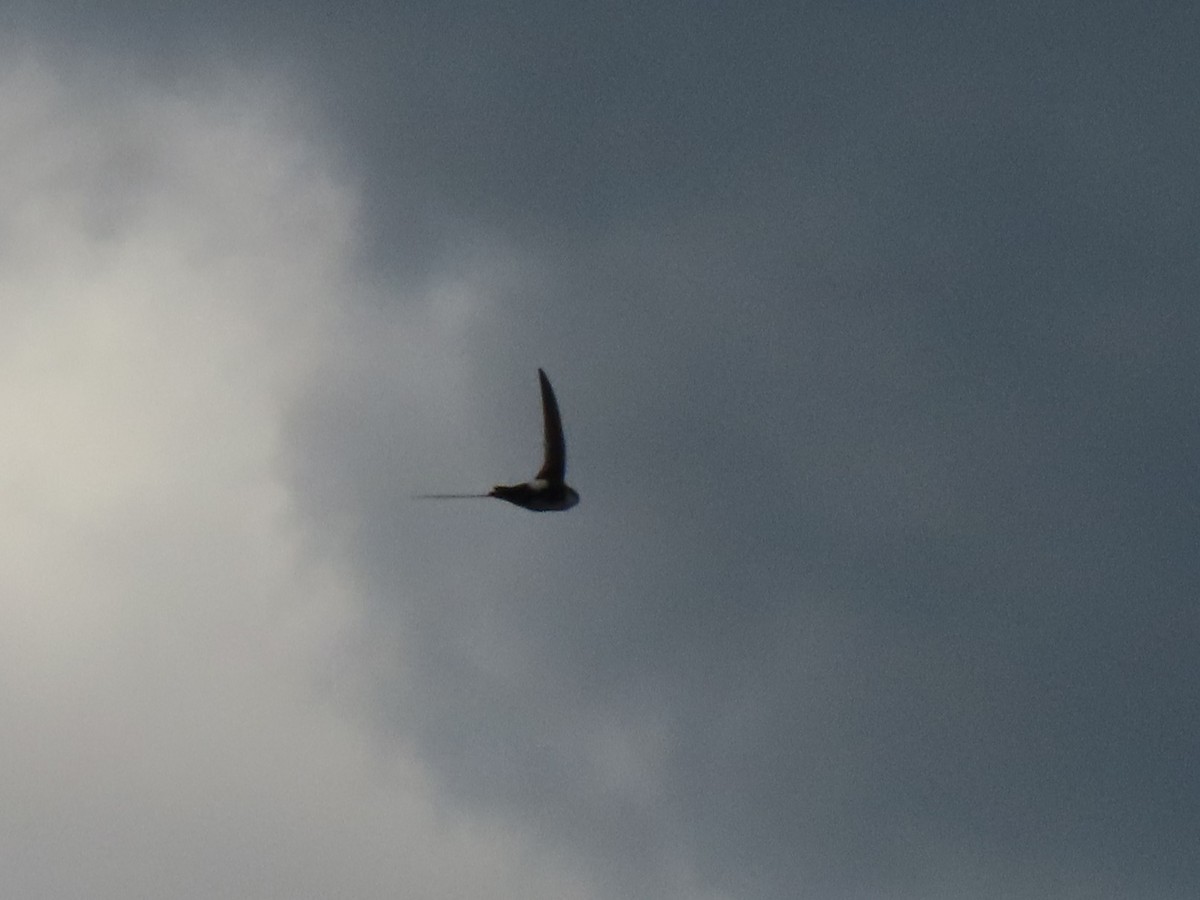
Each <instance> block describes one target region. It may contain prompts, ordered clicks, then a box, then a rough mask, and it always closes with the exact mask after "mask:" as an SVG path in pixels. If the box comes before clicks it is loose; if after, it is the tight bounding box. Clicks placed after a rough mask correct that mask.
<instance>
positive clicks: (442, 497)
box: [412, 494, 491, 500]
mask: <svg viewBox="0 0 1200 900" xmlns="http://www.w3.org/2000/svg"><path fill="white" fill-rule="evenodd" d="M489 496H491V495H490V494H413V495H412V497H413V499H414V500H477V499H479V498H481V497H483V498H486V497H489Z"/></svg>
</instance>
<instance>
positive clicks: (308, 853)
mask: <svg viewBox="0 0 1200 900" xmlns="http://www.w3.org/2000/svg"><path fill="white" fill-rule="evenodd" d="M84 68H85V67H84V66H81V65H74V66H71V67H66V68H64V67H61V66H59V67H54V66H50V65H47V64H45V63H42V62H39V61H36V60H32V61H31V60H30V59H28V58H27V59H26V60H25V61H23V62H20V63H17V64H11V63H10V64H9V65H8V67H7V68H5V69H3V70H0V136H2V137H0V298H2V300H0V748H2V749H0V887H3V888H4V890H3V893H4V894H5V895H6V896H24V897H82V896H87V897H129V896H135V897H136V896H161V897H167V896H170V897H179V898H187V897H214V896H230V897H241V898H252V897H289V898H291V897H303V896H312V897H330V896H352V897H372V896H388V897H475V896H488V897H514V898H515V897H521V898H530V897H539V896H546V897H550V896H553V897H585V896H593V894H592V893H591V891H590V889H589V888H588V887H587V886H586V882H585V880H584V879H583V878H582V877H581V876H580V875H579V874H578V873H577V872H575V871H573V870H572V868H571V866H570V864H569V861H564V860H561V859H560V860H557V861H555V860H547V858H546V856H545V854H544V853H543V852H542V851H541V848H539V847H538V846H537V845H536V843H535V842H533V841H532V840H531V839H530V838H529V837H528V836H526V835H523V834H522V833H520V832H519V831H518V830H516V829H514V828H513V827H511V825H509V824H508V823H504V822H501V821H498V820H495V819H488V818H485V817H481V816H471V817H467V816H466V815H465V814H463V813H461V812H451V811H449V810H448V808H447V807H446V806H444V805H443V804H441V803H439V797H438V793H437V789H436V786H435V785H434V783H433V782H432V780H431V779H430V777H429V776H428V773H427V772H426V770H425V769H424V768H423V766H422V765H421V763H420V761H419V760H417V759H416V758H415V757H414V756H413V755H412V754H411V753H408V752H406V750H405V748H404V747H402V746H401V747H397V746H392V745H386V746H385V745H382V744H380V743H379V742H378V741H377V739H376V738H375V737H373V736H372V733H371V732H370V731H369V729H367V728H365V727H361V725H360V723H357V722H356V721H355V718H354V714H353V713H352V712H346V711H344V710H342V709H340V708H338V707H337V706H336V704H335V698H336V697H337V696H338V694H339V691H347V690H349V691H352V687H348V686H349V685H353V683H354V679H355V675H354V672H353V671H350V670H352V669H353V666H354V663H353V662H352V661H349V662H348V661H347V658H346V656H345V654H344V648H345V646H346V644H347V642H348V640H349V638H350V636H352V635H353V634H354V633H355V629H356V626H357V623H356V619H355V615H356V609H357V604H356V600H355V597H354V593H353V586H352V582H351V581H350V580H349V579H347V578H346V577H345V575H344V574H343V573H341V572H339V571H337V569H336V568H335V567H334V566H332V565H330V564H328V563H325V562H319V561H313V560H311V559H308V558H306V557H305V554H304V553H303V546H302V540H301V537H300V535H299V534H298V531H297V528H296V525H295V521H294V518H293V515H292V507H291V498H290V496H289V491H288V486H287V483H286V481H285V480H284V479H283V478H282V477H281V475H280V468H281V467H280V458H281V454H283V453H284V452H285V448H283V447H282V446H281V441H282V439H283V437H282V436H283V435H284V433H285V432H284V430H283V423H284V419H285V416H286V412H287V408H288V403H289V400H290V398H291V396H292V393H293V392H294V391H296V390H297V389H298V388H299V386H300V385H301V384H303V383H304V379H305V377H306V376H307V374H308V372H309V366H310V364H311V363H310V360H311V359H312V358H314V355H315V354H318V353H319V351H320V350H321V347H322V342H323V340H324V339H325V338H324V335H325V333H326V331H325V330H326V329H328V328H330V327H331V323H333V322H335V321H336V319H337V316H338V315H339V308H338V304H339V303H340V302H342V298H346V297H349V296H352V295H353V294H354V292H355V290H356V277H355V272H354V263H355V260H354V227H355V203H354V197H353V195H352V192H351V191H349V190H347V189H346V188H345V187H344V186H343V185H342V184H340V183H339V182H338V181H337V179H336V178H335V177H334V176H333V175H331V174H330V173H331V171H332V168H331V166H330V164H329V162H328V160H327V159H326V158H325V157H324V156H323V155H322V153H321V152H320V147H319V144H318V143H317V142H316V140H315V137H314V136H313V135H311V134H306V133H304V132H303V131H302V130H301V129H299V128H298V127H296V126H295V125H292V124H289V123H288V122H287V121H286V117H284V116H281V115H280V114H279V109H280V107H281V106H285V105H286V104H287V102H289V98H288V97H287V95H286V92H285V91H280V90H278V87H277V86H272V85H271V84H270V83H264V82H257V83H256V82H255V81H254V80H253V79H249V78H246V77H244V76H243V77H242V78H240V79H239V78H229V77H225V78H224V79H223V80H221V81H220V82H214V83H213V85H211V86H209V87H207V88H205V87H197V88H195V89H190V90H188V91H180V90H178V89H176V90H167V89H165V88H162V87H159V86H148V85H145V84H138V83H136V82H135V81H134V80H133V79H131V78H129V77H127V76H122V75H119V74H116V73H115V72H114V71H113V70H106V69H105V68H104V66H102V65H92V66H90V68H89V70H88V72H87V73H86V74H87V77H86V78H85V77H84V74H83V72H84ZM429 327H431V328H433V329H435V330H436V329H439V328H444V327H446V323H445V322H443V321H442V320H441V317H440V314H438V313H436V306H435V315H434V321H432V323H431V324H430V326H429ZM416 343H419V342H415V341H414V344H416ZM339 686H340V687H339ZM351 708H353V707H352V705H351Z"/></svg>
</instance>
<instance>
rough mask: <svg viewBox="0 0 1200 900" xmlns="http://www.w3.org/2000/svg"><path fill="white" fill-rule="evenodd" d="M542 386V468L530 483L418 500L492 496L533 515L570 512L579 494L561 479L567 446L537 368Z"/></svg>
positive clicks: (547, 382)
mask: <svg viewBox="0 0 1200 900" xmlns="http://www.w3.org/2000/svg"><path fill="white" fill-rule="evenodd" d="M538 381H539V382H540V384H541V387H542V439H543V442H544V447H545V454H544V457H543V460H542V467H541V469H539V470H538V473H537V475H535V476H534V477H533V479H532V480H530V481H523V482H521V483H520V484H498V485H496V486H495V487H494V488H492V489H491V490H490V491H489V492H488V493H486V494H418V495H417V499H419V500H459V499H472V498H485V497H495V498H496V499H498V500H505V501H507V502H509V503H512V504H514V505H516V506H520V507H521V508H523V509H531V510H533V511H534V512H552V511H557V510H564V509H570V508H571V507H572V506H574V505H575V504H576V503H578V502H579V494H578V493H576V491H575V489H574V488H573V487H570V486H569V485H568V484H567V483H566V481H565V480H564V478H565V477H566V470H567V446H566V441H565V440H564V439H563V429H562V417H561V416H560V415H559V412H558V400H557V399H555V397H554V388H552V387H551V386H550V379H549V378H547V377H546V373H545V372H544V371H542V370H541V369H538Z"/></svg>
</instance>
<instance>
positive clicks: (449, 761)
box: [106, 4, 1200, 898]
mask: <svg viewBox="0 0 1200 900" xmlns="http://www.w3.org/2000/svg"><path fill="white" fill-rule="evenodd" d="M214 9H215V8H214ZM238 9H239V10H242V11H240V12H236V13H233V12H231V13H229V15H235V16H237V17H238V23H237V25H238V27H237V28H236V29H235V28H232V27H228V28H226V27H225V26H223V25H221V24H220V21H221V20H220V16H218V15H217V14H216V13H215V12H214V13H213V15H212V17H211V19H210V18H209V16H208V14H207V13H204V14H202V13H201V12H192V13H186V14H185V13H173V14H172V15H173V16H183V17H185V18H180V19H177V20H176V21H175V22H174V23H173V24H172V27H171V28H166V27H164V26H162V25H160V24H154V23H144V24H141V25H139V26H138V27H139V28H141V29H143V34H144V38H143V39H144V40H146V41H151V40H152V39H153V40H158V41H160V42H168V43H171V42H174V43H178V42H179V41H180V40H181V38H180V37H179V35H181V34H183V33H185V29H183V26H184V25H186V26H187V27H186V33H188V34H193V33H196V32H199V33H200V34H202V35H204V36H205V37H204V39H203V40H201V41H200V43H202V44H205V45H207V46H209V47H212V46H218V47H219V46H223V45H224V46H232V47H234V48H235V49H236V54H246V53H253V52H262V53H269V54H271V55H278V57H279V58H280V59H281V60H284V61H285V64H287V65H290V66H292V67H294V70H295V71H296V72H297V73H298V77H300V78H301V79H303V80H305V82H306V83H307V84H308V85H309V86H310V87H311V88H313V89H315V90H317V91H319V92H320V93H321V96H322V98H323V101H324V102H325V103H326V104H327V106H328V111H327V115H328V116H329V117H330V118H331V120H333V121H335V122H336V123H338V124H339V126H340V127H341V128H342V129H343V133H344V137H345V140H346V143H347V148H348V149H347V155H348V156H349V157H351V158H354V159H358V160H361V161H362V164H363V170H362V173H361V178H362V182H363V184H364V186H365V190H366V194H367V203H368V212H369V216H370V224H371V227H372V229H373V239H374V241H375V249H374V257H375V259H376V264H377V265H378V266H379V267H380V268H381V269H383V270H385V271H390V272H392V273H393V274H395V273H399V274H400V275H401V276H403V278H404V279H407V281H406V284H407V286H409V287H412V285H413V284H425V281H423V280H422V279H430V280H436V279H437V278H438V277H440V275H442V274H445V273H446V272H451V273H454V272H455V271H456V270H457V269H461V270H463V271H465V272H467V273H468V277H476V278H477V279H478V280H477V283H476V290H477V293H478V294H480V295H482V296H486V297H487V300H488V302H480V303H479V304H477V305H475V306H473V307H472V309H473V312H472V313H471V314H470V315H469V316H468V317H467V318H466V324H465V325H464V334H465V337H464V338H463V340H464V342H465V345H464V346H459V347H456V348H455V351H454V354H453V355H454V358H455V359H456V360H458V359H460V357H461V358H462V359H464V360H465V362H463V364H462V366H461V371H462V372H464V373H465V374H462V375H461V377H460V378H459V379H458V380H457V381H456V382H455V383H454V390H455V393H456V395H458V396H456V397H455V403H458V404H462V405H460V406H458V407H456V408H455V409H454V410H453V412H452V413H450V412H448V413H447V414H446V415H444V416H442V415H439V410H438V408H437V406H436V404H431V403H430V402H428V401H427V400H425V401H423V400H421V399H420V397H421V396H425V397H428V396H435V395H436V390H437V389H436V388H432V387H430V388H427V389H426V388H422V389H420V390H415V389H414V390H410V389H409V387H408V385H407V384H406V382H405V380H404V377H401V376H398V375H396V372H397V371H401V372H403V371H404V370H403V369H399V370H398V369H396V368H394V366H397V365H401V364H400V363H395V362H394V361H393V359H392V356H393V352H394V351H393V349H392V348H390V347H389V346H388V344H387V335H388V334H390V332H389V331H388V330H387V329H386V328H380V329H373V328H370V327H366V326H364V327H363V328H362V331H361V333H360V334H359V335H358V338H359V340H360V344H359V346H358V347H357V349H356V350H355V351H354V353H355V355H356V356H357V359H355V360H354V361H353V362H352V363H346V362H344V361H343V362H339V363H338V365H336V366H331V370H330V371H329V372H328V373H327V379H326V381H325V383H324V384H323V385H322V386H321V387H320V390H319V391H314V393H313V395H312V397H311V399H310V401H309V403H308V404H307V406H306V407H305V408H303V409H301V410H299V411H298V412H297V415H296V420H295V421H296V425H295V430H294V435H295V440H296V442H297V443H296V448H295V451H294V453H295V457H296V458H295V466H296V472H297V478H298V483H299V484H300V486H301V489H302V490H303V491H305V492H306V496H307V498H308V503H309V509H308V511H309V514H310V515H311V518H312V520H313V527H314V529H316V530H317V532H318V534H321V533H323V529H329V530H332V529H331V525H332V524H333V523H337V524H338V525H343V526H345V528H346V531H345V532H344V533H345V534H350V535H352V537H353V541H352V542H350V543H352V549H350V550H348V551H347V552H348V553H350V555H351V559H352V562H353V565H354V568H355V570H356V571H357V572H358V574H359V576H360V578H361V579H362V582H363V584H364V585H366V586H367V591H368V593H369V595H370V597H371V604H372V605H371V607H370V609H369V615H370V617H371V620H372V621H373V622H377V623H378V633H379V635H381V640H383V641H385V642H386V641H387V640H390V639H391V636H392V635H393V634H394V636H395V641H396V643H397V646H400V645H401V644H402V645H403V647H404V650H405V653H406V654H407V656H406V659H405V664H406V665H409V666H412V667H413V669H414V671H415V673H416V675H415V678H414V681H413V683H412V684H411V685H408V686H407V687H406V689H405V690H404V691H403V693H402V695H401V696H400V697H399V698H398V699H397V698H395V697H393V696H390V695H391V693H392V692H391V690H390V688H391V687H392V685H389V684H388V683H387V682H386V680H383V679H381V683H380V684H379V693H380V697H381V700H380V707H381V710H382V711H383V712H384V713H385V714H386V715H387V717H388V719H389V726H388V727H389V728H391V729H393V730H394V731H395V732H397V733H403V734H405V735H406V736H409V737H412V738H414V739H415V740H417V741H418V743H419V745H420V746H421V747H422V749H423V752H424V754H425V756H426V758H427V759H428V760H429V761H430V763H431V764H432V765H434V766H436V767H437V768H438V769H439V771H440V772H441V773H442V775H443V777H444V778H445V780H446V782H447V784H448V785H449V786H450V788H451V789H452V790H453V791H454V792H455V795H456V797H457V798H458V800H459V801H460V802H461V803H463V804H464V805H466V806H473V805H484V806H488V807H491V808H494V809H497V810H500V811H503V812H505V813H508V814H512V815H517V816H519V817H520V818H521V819H522V820H523V821H525V822H529V823H532V824H533V825H534V826H535V827H538V828H540V829H541V831H542V832H543V833H544V834H545V835H547V839H549V840H554V841H558V842H561V844H562V845H563V846H564V847H567V848H569V849H571V850H574V851H576V852H580V853H583V854H585V855H587V856H589V857H590V858H591V859H592V860H593V862H594V865H595V867H596V869H597V871H598V872H599V873H601V874H602V875H603V876H604V879H605V882H604V883H606V884H608V885H610V886H611V891H612V893H613V895H614V896H631V897H632V896H648V895H652V894H654V893H655V891H656V890H659V889H661V890H664V891H665V890H668V889H669V887H668V886H669V885H670V884H671V883H672V882H671V880H670V877H671V873H670V871H669V869H670V864H671V861H672V860H674V859H675V858H676V857H678V858H682V859H684V860H686V861H689V862H690V863H692V864H694V865H695V866H696V867H697V868H698V871H699V872H700V873H701V876H702V879H703V881H704V883H705V884H706V885H708V886H710V887H713V888H718V889H724V890H727V891H729V892H730V893H731V894H732V895H734V896H747V897H752V896H763V897H779V898H783V897H794V896H797V895H807V896H820V897H836V896H861V895H863V894H864V893H876V894H878V895H881V896H892V897H929V896H965V895H970V896H982V897H989V896H1028V897H1040V896H1048V895H1061V894H1066V895H1068V896H1069V895H1071V894H1072V893H1073V892H1074V893H1078V894H1081V895H1082V894H1086V895H1088V896H1112V897H1116V896H1127V895H1130V894H1138V895H1145V896H1162V897H1184V896H1190V895H1191V894H1193V893H1195V890H1196V888H1197V885H1198V884H1200V871H1198V870H1197V864H1196V862H1195V861H1194V853H1193V852H1192V849H1191V848H1190V847H1189V846H1188V845H1187V842H1186V841H1184V840H1182V839H1181V837H1180V836H1181V835H1188V834H1193V833H1195V832H1196V830H1197V825H1198V824H1200V821H1198V820H1200V810H1198V809H1197V800H1196V798H1197V797H1198V796H1200V792H1198V791H1197V782H1196V778H1195V775H1194V772H1193V768H1194V767H1193V762H1192V757H1193V756H1194V753H1195V748H1196V747H1197V745H1198V743H1200V733H1198V726H1197V721H1198V717H1197V716H1196V703H1197V699H1196V691H1195V687H1194V685H1195V684H1196V683H1197V680H1198V677H1200V671H1197V669H1198V666H1197V663H1196V655H1195V652H1194V647H1195V643H1196V638H1197V629H1198V621H1197V613H1196V607H1195V598H1196V592H1197V587H1198V584H1200V577H1198V576H1200V563H1198V562H1197V559H1196V554H1195V545H1196V536H1197V527H1196V514H1197V498H1198V496H1200V485H1198V484H1197V476H1196V474H1195V473H1196V466H1195V458H1196V452H1197V449H1198V448H1200V433H1198V432H1200V425H1198V424H1197V422H1198V419H1197V417H1196V414H1195V411H1196V407H1197V400H1198V399H1200V398H1198V397H1197V393H1198V389H1197V387H1196V385H1197V383H1198V381H1197V376H1198V375H1200V372H1198V371H1197V370H1198V368H1200V367H1198V366H1197V359H1196V346H1197V343H1196V341H1197V337H1198V336H1200V335H1198V331H1200V329H1198V327H1197V326H1198V325H1200V322H1198V319H1200V313H1198V312H1197V306H1196V303H1195V297H1196V289H1197V287H1198V286H1200V277H1198V274H1200V273H1198V272H1197V263H1196V262H1195V253H1194V247H1195V237H1196V231H1197V228H1196V224H1197V223H1196V212H1195V211H1196V209H1197V200H1198V199H1200V198H1198V197H1197V191H1198V188H1197V184H1200V181H1198V180H1197V178H1196V174H1197V172H1196V164H1195V161H1194V148H1195V147H1196V145H1197V143H1198V141H1197V138H1198V137H1200V134H1198V130H1200V126H1198V125H1197V124H1196V119H1195V116H1194V115H1193V114H1192V109H1191V107H1192V103H1191V98H1193V97H1194V96H1195V95H1196V91H1197V88H1200V84H1198V83H1197V82H1198V81H1200V79H1198V78H1197V72H1196V68H1195V63H1194V61H1192V58H1191V57H1192V55H1193V54H1191V52H1190V49H1189V46H1190V44H1189V40H1190V39H1189V38H1187V37H1186V36H1187V35H1190V34H1194V33H1195V26H1196V25H1197V22H1196V14H1195V13H1191V12H1181V11H1178V10H1170V11H1156V10H1146V9H1140V8H1137V7H1134V6H1130V7H1129V8H1128V10H1120V9H1117V8H1116V7H1111V6H1110V7H1105V8H1104V9H1103V10H1098V9H1096V8H1095V7H1093V6H1090V5H1086V6H1085V5H1081V6H1080V7H1078V8H1077V9H1069V8H1067V7H1065V6H1061V5H1060V6H1058V7H1055V8H1054V9H1052V10H1043V9H1041V8H1040V7H1039V6H1036V5H1030V6H1029V7H1028V8H1024V9H1021V8H1017V7H1012V6H1009V7H1005V9H1004V10H1002V11H988V12H984V11H976V12H966V11H962V10H961V9H959V8H958V7H953V6H950V5H946V4H918V5H912V6H910V5H907V4H906V5H894V4H889V5H886V6H881V5H878V4H877V5H872V6H870V7H866V6H864V7H861V8H856V7H850V8H831V7H824V8H821V9H812V8H808V9H806V10H804V11H802V12H795V11H791V10H788V9H784V8H783V7H781V8H779V9H771V8H769V7H767V6H757V7H754V8H752V9H750V8H743V7H738V8H732V7H731V8H729V9H721V8H719V7H715V6H701V5H695V4H668V5H660V6H659V7H656V10H657V11H654V12H651V11H646V10H644V9H643V8H642V7H640V6H633V5H630V6H621V5H617V4H608V5H598V6H597V5H593V6H592V7H589V8H588V10H587V11H584V12H580V11H577V10H569V9H568V8H566V7H562V8H560V7H558V6H552V5H539V4H522V5H519V6H516V7H512V8H508V9H505V10H503V11H502V10H500V9H498V8H495V7H491V6H487V5H482V4H480V5H476V6H474V7H470V8H468V7H462V6H457V7H456V8H455V12H454V15H453V16H450V15H449V14H448V13H439V12H437V11H432V10H431V9H426V8H423V7H421V6H420V5H412V4H409V5H406V6H405V8H404V11H403V12H390V11H389V12H384V11H383V10H382V9H380V10H371V9H370V8H365V7H363V8H359V9H357V10H351V11H348V12H346V14H345V15H339V16H337V17H336V20H335V19H334V18H333V17H322V16H319V15H318V13H317V12H316V10H317V9H318V8H317V7H315V6H314V7H312V8H311V9H310V10H307V11H306V10H305V8H303V7H300V8H298V10H297V11H296V12H294V13H293V12H289V13H288V14H287V15H277V14H275V13H273V12H271V11H269V10H268V9H267V8H266V7H253V8H252V9H247V8H245V7H239V8H238ZM111 21H112V22H117V21H119V19H117V18H114V19H112V20H111ZM106 34H109V35H115V34H117V29H116V27H115V26H111V27H110V28H109V29H108V30H107V31H106ZM114 39H115V38H114ZM126 39H128V38H122V40H126ZM130 40H131V39H130ZM480 247H484V248H492V249H489V250H488V252H495V253H497V254H499V255H501V256H503V255H505V254H511V255H512V256H513V257H514V258H516V259H517V260H518V263H517V264H516V265H517V266H518V268H520V269H521V270H522V272H524V273H526V274H525V275H523V277H517V278H514V279H512V280H511V282H504V283H501V284H500V285H499V286H498V287H494V286H491V285H490V282H489V280H488V278H487V272H486V266H484V267H483V268H484V269H485V271H484V275H483V276H475V275H470V273H471V272H473V271H474V268H473V267H475V266H477V264H478V260H477V258H476V257H475V256H473V255H472V254H475V253H477V252H479V248H480ZM463 248H470V249H469V251H464V250H463ZM495 248H499V249H495ZM400 294H401V296H402V297H403V296H408V297H412V296H417V295H418V294H419V291H416V290H410V291H408V292H407V294H406V293H404V292H400ZM415 303H416V301H411V300H410V301H407V306H408V307H411V306H412V305H413V304H415ZM412 313H413V310H412V309H411V308H406V301H404V300H398V301H397V303H396V307H395V309H390V308H387V307H384V308H382V309H379V310H372V311H370V312H366V313H364V316H365V317H367V320H368V321H376V320H375V319H374V318H372V317H378V320H381V321H389V320H390V319H391V318H398V319H402V318H403V317H404V316H406V315H411V314H412ZM429 363H430V365H431V366H434V365H436V364H437V360H436V359H434V358H431V359H430V361H429ZM538 365H543V366H545V368H546V369H547V371H548V372H549V373H550V375H551V377H552V378H553V379H554V382H555V386H556V388H557V389H558V393H559V399H560V402H561V405H562V409H563V416H564V422H565V426H566V430H567V439H568V453H569V460H570V462H569V465H570V470H569V474H568V477H569V480H570V481H571V483H572V484H574V485H575V486H576V487H577V488H578V489H579V490H580V492H581V494H582V495H583V500H582V504H581V506H580V507H579V508H578V509H577V510H576V511H574V512H572V513H571V514H569V515H566V516H562V517H555V518H550V517H529V516H522V514H521V513H520V512H518V511H512V510H507V509H497V508H493V507H492V506H491V505H489V504H484V505H482V506H479V507H471V506H461V507H458V506H456V507H453V508H430V507H416V506H415V505H413V504H411V503H409V502H408V500H407V497H408V495H409V494H410V493H411V492H413V491H414V490H431V489H432V490H436V489H470V488H474V487H481V488H486V487H488V486H489V485H490V484H491V483H493V482H494V481H504V480H509V479H512V478H515V477H521V476H522V474H532V471H533V468H535V467H536V454H537V438H536V428H537V408H536V402H537V400H536V396H537V395H536V379H535V377H534V372H535V368H536V366H538ZM387 388H391V389H392V390H388V389H387ZM459 392H461V393H462V394H466V395H467V396H466V399H464V398H463V397H462V396H461V394H460V393H459ZM418 463H419V464H418ZM522 467H525V468H528V469H529V471H528V472H525V471H524V468H522ZM410 480H411V482H412V483H410ZM477 482H478V483H477ZM497 506H498V505H497Z"/></svg>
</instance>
